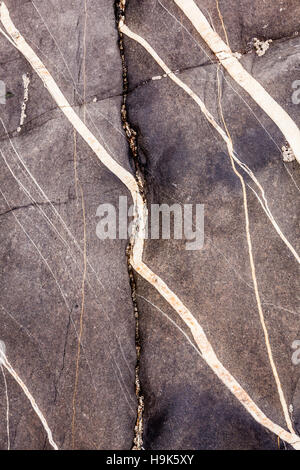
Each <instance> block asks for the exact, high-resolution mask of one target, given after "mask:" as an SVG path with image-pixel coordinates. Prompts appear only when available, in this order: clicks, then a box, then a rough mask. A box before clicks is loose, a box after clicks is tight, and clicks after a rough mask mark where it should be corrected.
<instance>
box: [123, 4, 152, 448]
mask: <svg viewBox="0 0 300 470" xmlns="http://www.w3.org/2000/svg"><path fill="white" fill-rule="evenodd" d="M126 6H127V1H126V0H115V15H116V22H117V30H118V35H119V40H118V44H119V49H120V56H121V61H122V81H123V93H122V104H121V120H122V125H123V129H124V131H125V134H126V137H127V141H128V145H129V159H130V164H131V165H132V166H133V170H134V175H135V179H136V182H137V185H138V189H139V193H140V195H141V196H142V198H143V200H144V201H146V196H145V179H144V175H143V172H142V170H141V166H140V164H139V156H138V145H137V132H136V130H135V129H134V128H133V127H132V125H131V124H130V122H129V121H128V112H127V103H126V101H127V95H128V93H129V84H128V74H127V65H126V58H125V48H124V36H123V34H122V33H121V31H120V30H119V23H120V21H121V20H122V19H124V18H125V11H126ZM132 250H133V247H132V244H131V243H129V244H128V245H127V248H126V255H127V268H128V275H129V283H130V289H131V299H132V305H133V311H134V318H135V349H136V365H135V394H136V399H137V416H136V423H135V427H134V437H133V445H132V450H142V449H143V413H144V395H143V393H142V388H141V381H140V358H141V337H140V312H139V309H138V305H137V297H136V280H135V276H134V271H133V268H132V265H131V261H130V260H131V256H132Z"/></svg>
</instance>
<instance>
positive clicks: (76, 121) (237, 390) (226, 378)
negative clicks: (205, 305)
mask: <svg viewBox="0 0 300 470" xmlns="http://www.w3.org/2000/svg"><path fill="white" fill-rule="evenodd" d="M0 19H1V22H2V24H3V26H4V27H5V29H6V31H7V33H8V34H9V35H10V37H11V38H12V40H13V42H14V45H15V47H16V48H17V49H18V50H19V51H20V52H21V53H22V54H23V55H24V57H25V58H26V59H27V60H28V62H29V63H30V64H31V66H32V67H33V69H34V70H35V72H36V73H37V74H38V76H39V77H40V78H41V80H42V81H43V83H44V85H45V87H46V88H47V90H48V91H49V93H50V94H51V96H52V97H53V98H54V100H55V101H56V103H57V104H58V106H59V107H60V109H61V111H62V112H63V113H64V114H65V116H66V117H67V119H68V120H69V121H70V123H71V124H72V125H73V127H75V128H76V130H77V132H78V133H79V134H80V135H81V136H82V138H83V139H84V140H85V142H86V143H87V144H88V145H89V146H90V148H91V149H92V150H93V151H94V152H95V154H96V156H97V157H98V159H99V160H100V161H101V162H102V163H103V164H104V165H105V166H106V167H107V168H108V169H109V170H111V171H112V173H114V174H115V175H116V176H117V177H118V178H119V179H120V181H122V182H123V184H124V185H125V186H126V187H127V188H128V190H129V191H130V193H131V195H132V198H133V201H134V207H135V211H134V223H133V232H132V237H131V241H132V244H133V251H132V255H131V258H130V262H131V264H132V266H133V268H134V269H135V270H136V271H137V272H138V273H139V274H140V275H141V276H142V277H144V279H146V280H148V281H149V282H150V284H152V286H154V287H155V288H156V289H157V290H158V292H159V293H160V294H161V295H162V296H163V297H164V298H165V299H166V301H167V302H168V303H169V304H170V305H171V306H172V307H173V308H174V309H175V311H176V312H177V313H178V314H179V315H180V317H181V318H182V320H183V321H184V322H185V323H186V324H187V326H188V327H189V328H190V330H191V332H192V335H193V337H194V339H195V342H196V344H197V346H198V347H199V349H200V351H201V353H202V355H203V359H204V360H205V361H206V363H207V364H208V365H209V366H210V367H211V369H212V370H213V371H214V372H215V374H216V375H217V376H218V377H219V379H220V380H221V381H222V382H223V383H224V384H225V385H226V386H227V387H228V388H229V390H230V391H231V392H232V393H233V395H234V396H235V397H236V398H237V399H238V400H239V401H240V403H241V404H242V405H243V406H244V407H245V408H246V409H247V411H248V412H249V413H250V414H251V415H252V417H253V418H254V419H255V420H256V421H258V422H259V423H260V424H261V425H263V426H265V427H266V428H267V429H269V430H270V431H272V432H273V433H275V434H277V435H278V436H279V437H280V438H281V439H282V440H284V441H286V442H288V443H289V444H291V445H292V446H293V447H294V448H295V449H297V450H300V438H299V436H297V435H296V434H295V433H290V432H288V431H286V430H285V429H283V428H282V427H280V426H279V425H277V424H275V423H274V422H273V421H271V420H270V419H269V418H267V416H266V415H265V414H264V413H263V412H262V411H261V410H260V409H259V408H258V406H257V405H256V404H255V403H254V402H253V400H252V399H251V398H250V396H249V395H248V394H247V392H246V391H245V390H244V389H243V388H242V387H241V385H240V384H239V383H238V382H237V381H236V379H235V378H234V377H233V376H232V375H231V374H230V372H229V371H228V370H227V369H226V368H225V367H224V366H223V365H222V363H221V362H220V361H219V359H218V358H217V356H216V354H215V352H214V350H213V348H212V346H211V344H210V342H209V341H208V339H207V337H206V335H205V333H204V331H203V329H202V327H201V326H200V324H199V323H198V322H197V320H196V318H195V317H194V316H193V315H192V314H191V312H190V311H189V310H188V309H187V307H186V306H185V305H184V304H183V303H182V302H181V300H180V299H179V298H178V297H177V296H176V294H175V293H174V292H172V291H171V289H170V288H169V287H168V286H167V285H166V284H165V282H164V281H163V280H162V279H161V278H160V277H158V276H157V275H156V274H155V273H153V272H152V271H151V269H149V268H148V266H146V265H145V264H144V263H143V261H142V255H143V247H144V238H145V225H146V219H147V209H146V206H145V204H144V201H143V198H142V197H141V195H140V193H139V188H138V185H137V182H136V180H135V178H134V177H133V175H131V174H130V173H129V172H128V171H127V170H125V169H124V168H123V167H122V166H120V165H119V164H118V163H117V162H116V161H115V160H114V159H113V158H112V157H111V156H110V155H109V154H108V153H107V151H106V150H105V149H104V148H103V147H102V146H101V144H100V143H99V142H98V140H97V139H96V138H95V136H94V135H93V134H92V133H91V132H90V130H89V129H88V128H87V127H86V125H85V124H84V123H83V122H82V121H81V119H80V118H79V117H78V116H77V114H76V113H75V111H74V110H73V109H72V108H71V106H70V105H69V103H68V101H67V100H66V98H65V97H64V95H63V94H62V92H61V91H60V89H59V88H58V86H57V84H56V82H55V81H54V79H53V78H52V76H51V75H50V73H49V72H48V70H47V69H46V68H45V66H44V64H43V63H42V62H41V60H40V59H39V58H38V57H37V55H36V54H35V52H34V51H33V50H32V49H31V47H30V46H29V45H28V44H27V43H26V41H25V39H24V38H23V37H22V36H21V34H20V33H19V31H18V30H17V29H16V28H15V26H14V24H13V23H12V21H11V19H10V16H9V12H8V10H7V7H6V5H5V3H4V2H2V3H1V6H0Z"/></svg>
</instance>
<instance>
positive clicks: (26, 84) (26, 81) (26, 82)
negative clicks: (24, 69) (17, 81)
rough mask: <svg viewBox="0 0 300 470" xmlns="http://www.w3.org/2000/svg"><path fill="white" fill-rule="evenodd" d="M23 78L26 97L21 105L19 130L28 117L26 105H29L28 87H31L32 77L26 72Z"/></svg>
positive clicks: (18, 130) (19, 130)
mask: <svg viewBox="0 0 300 470" xmlns="http://www.w3.org/2000/svg"><path fill="white" fill-rule="evenodd" d="M22 78H23V85H24V98H23V103H22V106H21V117H20V125H19V127H18V128H17V132H21V129H22V126H23V124H24V121H25V118H26V107H27V102H28V88H29V83H30V78H29V76H28V75H27V74H26V73H24V74H23V75H22Z"/></svg>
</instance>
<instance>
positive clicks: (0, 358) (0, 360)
mask: <svg viewBox="0 0 300 470" xmlns="http://www.w3.org/2000/svg"><path fill="white" fill-rule="evenodd" d="M0 365H1V366H3V367H5V369H6V370H7V371H8V372H9V373H10V375H11V376H12V377H13V378H14V379H15V381H16V382H17V383H18V384H19V386H20V387H21V389H22V390H23V392H24V393H25V395H26V397H27V398H28V400H29V401H30V403H31V406H32V408H33V409H34V411H35V412H36V414H37V416H38V417H39V419H40V421H41V423H42V425H43V427H44V429H45V431H46V433H47V436H48V440H49V443H50V444H51V446H52V447H53V449H54V450H58V447H57V445H56V444H55V442H54V440H53V437H52V432H51V429H50V428H49V426H48V423H47V421H46V419H45V417H44V415H43V413H42V411H41V410H40V408H39V407H38V405H37V403H36V401H35V399H34V398H33V396H32V395H31V393H30V391H29V390H28V388H27V387H26V385H25V384H24V382H23V380H22V379H21V378H20V377H19V375H18V374H17V372H16V371H15V370H14V368H13V367H12V366H11V364H10V363H9V362H8V360H7V357H6V354H5V346H4V343H3V341H0Z"/></svg>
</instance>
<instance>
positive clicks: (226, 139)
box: [120, 22, 300, 263]
mask: <svg viewBox="0 0 300 470" xmlns="http://www.w3.org/2000/svg"><path fill="white" fill-rule="evenodd" d="M120 31H121V32H122V33H123V34H125V35H126V36H128V37H130V38H131V39H133V40H134V41H137V42H138V43H139V44H141V46H143V47H144V48H145V49H146V50H147V51H148V52H149V54H150V55H151V56H152V57H153V59H154V60H155V61H156V62H157V63H158V64H159V65H160V67H161V68H162V69H163V70H164V71H165V74H166V76H167V77H169V78H170V79H171V80H173V82H175V83H176V84H177V85H178V86H179V87H180V88H182V89H183V90H184V91H185V92H186V93H187V94H188V95H189V96H190V97H191V98H192V99H193V100H194V101H195V102H196V103H197V105H198V106H199V107H200V109H201V111H202V112H203V114H204V115H205V117H206V119H207V120H208V121H209V123H210V124H211V125H212V126H213V127H214V128H215V129H216V131H217V132H218V133H219V134H220V136H221V137H222V139H223V140H224V142H225V143H226V146H227V148H228V146H229V148H230V152H232V158H233V159H234V161H235V162H236V163H237V164H238V165H239V166H240V167H241V168H242V169H243V170H244V171H245V172H246V173H247V174H248V175H249V176H250V178H251V179H252V181H253V182H254V183H255V184H256V186H257V187H258V188H259V190H260V192H261V195H262V198H260V197H259V196H258V194H257V193H256V192H255V191H254V194H255V195H256V197H257V199H258V200H259V202H260V204H261V206H262V208H263V210H264V212H265V213H266V215H267V217H268V218H269V220H270V222H271V223H272V225H273V227H274V228H275V230H276V232H277V233H278V235H279V236H280V238H281V240H282V241H283V242H284V243H285V245H286V246H287V247H288V249H289V250H290V252H291V253H292V254H293V256H294V257H295V259H296V260H297V262H298V263H300V257H299V255H298V253H297V252H296V250H295V248H294V247H293V246H292V245H291V243H290V242H289V241H288V239H287V238H286V237H285V235H284V234H283V233H282V231H281V229H280V227H279V225H278V223H277V222H276V220H275V218H274V217H273V214H272V213H271V211H270V209H269V206H268V201H267V199H266V195H265V191H264V189H263V187H262V186H261V184H260V183H259V181H258V180H257V178H256V177H255V175H254V174H253V172H252V171H251V169H250V168H249V167H248V166H247V165H246V164H245V163H243V162H241V161H240V160H239V159H238V157H237V156H236V153H235V152H234V149H232V150H231V147H232V142H231V139H230V138H229V137H228V135H227V134H226V132H225V131H224V130H223V129H222V128H221V127H220V126H219V124H218V123H217V121H216V120H215V118H214V117H213V116H212V114H211V113H210V112H209V111H208V109H207V108H206V106H205V104H204V102H203V101H202V100H201V99H200V98H199V96H198V95H196V93H195V92H194V91H193V90H192V89H191V88H190V87H188V86H187V85H186V84H185V83H184V82H183V81H182V80H180V78H178V77H177V76H176V75H175V73H173V72H172V71H171V70H170V68H169V67H168V66H167V65H166V64H165V63H164V62H163V60H162V59H161V58H160V57H159V56H158V54H157V53H156V52H155V50H154V49H153V48H152V47H151V46H150V44H149V43H148V42H147V41H146V40H145V39H144V38H142V37H141V36H139V35H138V34H136V33H134V32H133V31H131V30H130V29H129V28H128V26H126V25H125V24H124V23H123V22H121V23H120ZM251 189H252V188H251Z"/></svg>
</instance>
